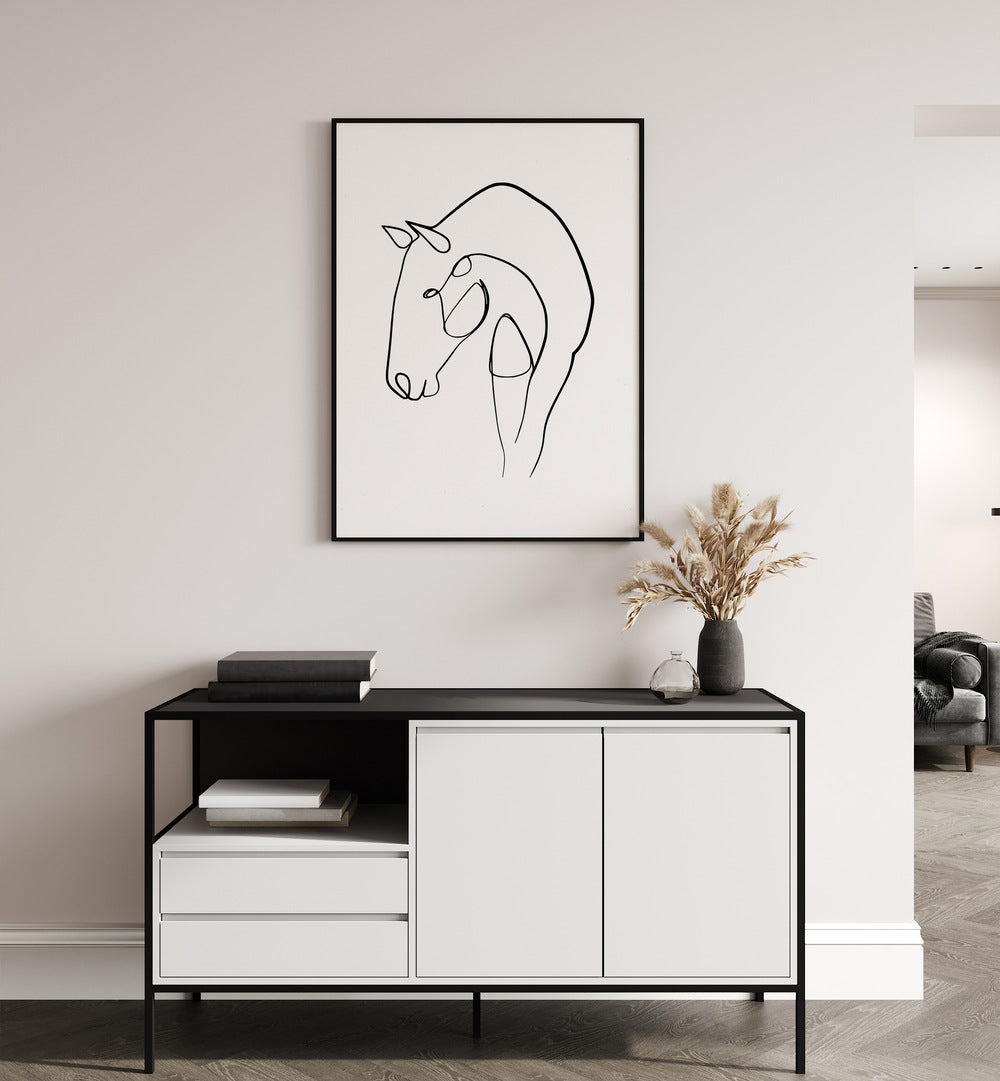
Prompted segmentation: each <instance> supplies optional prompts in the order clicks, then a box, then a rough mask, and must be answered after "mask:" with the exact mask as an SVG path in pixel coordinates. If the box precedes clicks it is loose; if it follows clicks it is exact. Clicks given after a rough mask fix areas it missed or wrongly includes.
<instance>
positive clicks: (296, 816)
mask: <svg viewBox="0 0 1000 1081" xmlns="http://www.w3.org/2000/svg"><path fill="white" fill-rule="evenodd" d="M353 799H354V794H353V793H352V792H350V791H348V790H347V789H346V788H334V789H331V790H330V794H329V795H328V796H327V797H326V799H325V800H323V803H322V806H320V807H260V806H257V807H209V808H207V809H206V811H205V821H206V822H260V823H273V824H274V825H276V826H280V825H282V824H283V823H285V822H289V823H298V822H300V821H306V822H317V823H321V824H323V825H329V824H335V823H337V822H339V821H340V820H341V818H343V816H344V813H345V812H346V810H347V806H348V804H349V803H350V802H351V800H353Z"/></svg>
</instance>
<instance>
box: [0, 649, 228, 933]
mask: <svg viewBox="0 0 1000 1081" xmlns="http://www.w3.org/2000/svg"><path fill="white" fill-rule="evenodd" d="M207 678H208V673H207V672H206V669H205V666H204V665H198V666H191V667H189V668H184V669H180V670H176V671H175V672H173V673H171V674H170V675H169V676H163V677H160V678H158V679H153V680H150V681H149V682H146V683H142V684H139V685H136V686H134V687H132V688H130V689H129V690H125V691H121V692H120V693H118V694H113V695H108V696H105V697H101V698H92V699H90V700H86V699H84V698H82V696H81V698H73V697H72V696H71V694H70V688H71V687H72V686H78V685H79V683H80V680H78V679H74V680H72V681H69V682H67V684H66V686H65V688H62V687H58V686H56V687H53V686H51V685H49V686H48V687H46V688H45V690H46V692H47V695H46V698H45V701H44V703H42V702H39V704H38V707H37V709H36V710H32V709H31V708H30V707H25V708H21V709H20V711H19V714H18V719H17V723H16V724H12V725H10V726H9V727H8V730H7V731H5V732H3V733H2V734H0V760H2V761H3V762H4V763H5V765H6V767H7V769H6V770H5V778H4V784H3V788H2V791H0V807H2V812H3V817H4V821H5V822H6V823H8V825H12V824H14V823H17V827H16V828H8V829H5V830H4V831H3V839H2V846H0V865H2V866H3V875H2V876H0V888H2V895H0V921H2V922H4V923H23V924H29V925H30V924H44V923H69V924H75V925H79V924H86V923H103V924H128V923H136V922H139V921H141V919H142V903H143V902H142V898H143V865H142V846H143V762H144V760H143V715H144V713H145V711H146V710H147V709H150V708H151V707H153V706H155V705H158V704H159V703H160V702H163V701H165V700H167V699H169V698H172V697H174V696H175V695H177V694H181V693H183V692H184V691H186V690H189V689H190V688H191V687H197V686H204V684H205V681H206V679H207ZM164 727H165V726H160V728H161V729H162V728H164ZM180 727H182V726H180V725H179V726H177V728H178V729H179V728H180ZM183 727H184V728H187V725H186V724H184V725H183ZM157 755H158V776H159V785H160V791H159V792H158V797H159V798H158V800H157V804H158V815H157V817H158V819H159V820H160V821H161V822H162V821H167V820H169V817H172V816H173V814H175V813H176V812H177V811H179V810H180V809H181V808H182V807H183V806H185V805H186V803H187V801H188V798H189V795H190V788H189V785H190V780H189V778H190V735H189V730H188V733H187V734H185V733H184V732H181V731H178V730H175V731H171V732H169V733H167V732H165V731H164V732H163V733H162V736H161V735H158V751H157ZM161 756H162V757H161ZM174 807H175V808H176V809H175V810H173V811H171V808H174ZM164 815H166V816H167V817H166V818H164V817H163V816H164ZM42 857H43V858H42Z"/></svg>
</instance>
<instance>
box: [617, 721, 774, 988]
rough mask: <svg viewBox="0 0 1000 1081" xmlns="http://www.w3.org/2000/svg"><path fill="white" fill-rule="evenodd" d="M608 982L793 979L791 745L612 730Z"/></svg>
mask: <svg viewBox="0 0 1000 1081" xmlns="http://www.w3.org/2000/svg"><path fill="white" fill-rule="evenodd" d="M604 757H605V762H604V765H605V777H604V779H605V790H604V799H605V878H604V899H605V923H604V930H605V966H604V971H605V975H606V976H609V977H610V976H618V977H630V976H634V977H644V976H649V977H662V978H670V979H675V978H676V979H678V980H684V979H689V980H695V981H697V980H699V979H703V978H707V977H711V978H713V979H727V980H728V979H731V980H741V979H745V978H750V977H754V978H757V977H772V978H777V979H780V978H787V977H790V976H792V975H793V974H794V973H793V969H792V963H793V951H792V943H793V937H792V928H791V897H792V869H793V868H792V858H791V852H792V842H793V836H792V828H793V822H792V816H791V799H790V794H791V791H792V788H791V780H792V778H791V737H790V735H789V734H788V732H785V731H775V730H770V731H768V730H753V729H738V728H730V729H722V728H719V729H716V730H712V729H706V730H701V729H699V730H692V729H683V730H678V729H674V730H671V729H668V728H662V729H618V730H615V729H611V728H609V729H607V731H606V733H605V756H604Z"/></svg>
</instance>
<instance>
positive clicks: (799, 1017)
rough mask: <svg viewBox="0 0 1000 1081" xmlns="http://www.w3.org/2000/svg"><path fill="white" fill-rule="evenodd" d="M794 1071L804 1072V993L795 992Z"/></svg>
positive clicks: (801, 990)
mask: <svg viewBox="0 0 1000 1081" xmlns="http://www.w3.org/2000/svg"><path fill="white" fill-rule="evenodd" d="M795 1072H796V1073H805V1072H806V993H805V990H804V989H803V988H801V987H800V988H799V989H798V990H797V991H796V992H795Z"/></svg>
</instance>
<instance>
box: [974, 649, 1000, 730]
mask: <svg viewBox="0 0 1000 1081" xmlns="http://www.w3.org/2000/svg"><path fill="white" fill-rule="evenodd" d="M978 652H979V661H980V663H981V664H982V666H983V678H982V680H981V681H980V683H979V686H978V687H977V688H976V690H977V691H979V692H981V693H982V694H984V695H986V742H987V744H989V745H990V746H993V745H995V744H1000V642H980V643H979V646H978Z"/></svg>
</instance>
